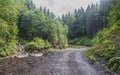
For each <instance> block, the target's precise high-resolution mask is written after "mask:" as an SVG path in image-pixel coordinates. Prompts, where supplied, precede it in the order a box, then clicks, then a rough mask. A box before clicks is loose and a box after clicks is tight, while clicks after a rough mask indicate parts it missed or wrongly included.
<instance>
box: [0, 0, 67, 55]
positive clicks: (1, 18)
mask: <svg viewBox="0 0 120 75" xmlns="http://www.w3.org/2000/svg"><path fill="white" fill-rule="evenodd" d="M67 30H68V28H67V26H66V25H65V24H64V25H63V24H62V22H61V21H59V20H58V19H57V18H55V16H54V14H53V13H51V12H50V11H49V10H47V9H37V8H35V5H34V4H33V2H32V0H4V1H0V56H6V55H8V54H10V53H11V52H12V51H13V50H15V48H16V44H17V43H19V42H21V41H22V40H24V41H25V42H31V41H32V40H33V39H34V38H39V39H38V42H39V43H40V42H41V41H39V40H44V41H45V42H44V43H47V44H46V45H48V44H49V46H51V47H58V48H64V47H65V46H66V45H67V37H66V35H67ZM38 42H35V43H36V44H37V43H38ZM41 43H42V42H41ZM27 45H28V43H27ZM34 46H35V45H34ZM44 47H45V48H46V46H45V45H44ZM39 48H40V47H39ZM42 48H43V47H42Z"/></svg>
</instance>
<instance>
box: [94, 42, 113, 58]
mask: <svg viewBox="0 0 120 75" xmlns="http://www.w3.org/2000/svg"><path fill="white" fill-rule="evenodd" d="M94 53H95V55H96V56H99V57H101V58H105V59H109V58H111V57H113V56H114V53H115V46H114V44H113V43H112V42H111V41H110V40H105V41H104V42H102V43H101V44H99V45H97V46H96V48H95V51H94Z"/></svg>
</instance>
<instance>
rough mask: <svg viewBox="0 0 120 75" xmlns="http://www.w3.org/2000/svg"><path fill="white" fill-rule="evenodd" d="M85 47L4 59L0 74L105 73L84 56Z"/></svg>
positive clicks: (95, 74) (53, 74)
mask: <svg viewBox="0 0 120 75" xmlns="http://www.w3.org/2000/svg"><path fill="white" fill-rule="evenodd" d="M87 49H88V47H85V48H81V49H74V50H67V51H60V52H58V51H57V52H51V53H49V54H48V55H44V56H42V57H26V58H9V59H4V60H2V61H1V62H0V75H107V74H105V72H104V71H102V70H101V69H99V68H97V67H96V66H94V65H93V64H91V63H90V62H89V61H88V59H87V58H86V57H85V56H84V54H83V52H84V51H85V50H87Z"/></svg>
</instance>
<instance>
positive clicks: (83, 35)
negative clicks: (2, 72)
mask: <svg viewBox="0 0 120 75" xmlns="http://www.w3.org/2000/svg"><path fill="white" fill-rule="evenodd" d="M19 43H20V44H22V45H24V47H25V50H26V51H35V50H45V49H49V48H59V49H64V48H66V47H67V46H69V45H80V46H91V48H90V49H89V50H88V51H86V52H85V55H86V56H87V57H88V58H89V59H90V60H92V61H93V62H97V61H98V62H100V63H101V64H102V65H103V66H104V67H105V68H106V69H107V70H110V71H113V72H116V73H118V74H120V0H100V4H90V5H88V7H87V9H86V10H84V9H83V7H80V8H79V9H75V10H74V13H70V12H69V13H68V14H63V15H62V17H57V16H55V14H54V13H52V11H50V10H49V9H47V8H46V7H44V8H43V7H40V8H36V7H35V5H34V3H33V2H32V0H3V1H2V0H0V58H3V57H6V56H8V55H10V54H11V53H12V52H14V51H15V50H16V47H17V44H19Z"/></svg>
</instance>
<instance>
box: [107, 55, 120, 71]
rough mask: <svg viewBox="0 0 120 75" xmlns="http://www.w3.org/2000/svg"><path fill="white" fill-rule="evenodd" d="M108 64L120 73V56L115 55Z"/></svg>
mask: <svg viewBox="0 0 120 75" xmlns="http://www.w3.org/2000/svg"><path fill="white" fill-rule="evenodd" d="M107 66H108V67H109V68H110V69H111V70H112V71H115V72H118V73H120V57H113V58H111V59H110V60H109V62H108V64H107Z"/></svg>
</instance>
